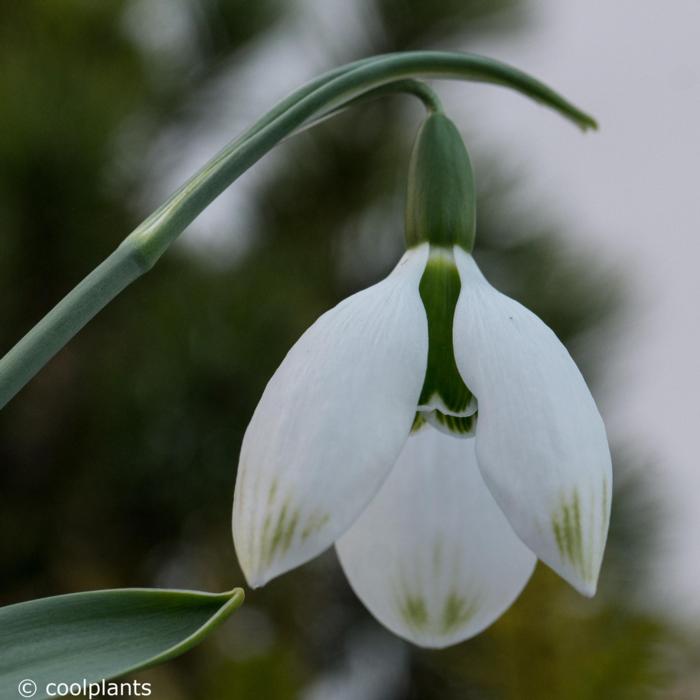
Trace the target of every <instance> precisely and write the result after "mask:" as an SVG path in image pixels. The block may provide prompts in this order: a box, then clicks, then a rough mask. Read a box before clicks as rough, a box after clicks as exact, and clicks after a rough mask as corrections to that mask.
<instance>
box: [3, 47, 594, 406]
mask: <svg viewBox="0 0 700 700" xmlns="http://www.w3.org/2000/svg"><path fill="white" fill-rule="evenodd" d="M416 77H424V78H441V79H457V80H472V81H476V82H486V83H493V84H496V85H503V86H507V87H510V88H513V89H514V90H516V91H519V92H521V93H522V94H524V95H526V96H528V97H531V98H532V99H534V100H537V101H538V102H541V103H543V104H545V105H548V106H549V107H551V108H553V109H555V110H557V111H558V112H559V113H560V114H562V115H563V116H564V117H567V118H568V119H571V120H572V121H573V122H574V123H575V124H577V125H578V126H580V127H581V128H582V129H587V128H595V121H594V120H593V119H592V118H591V117H589V116H588V115H586V114H585V113H583V112H581V111H580V110H579V109H577V108H576V107H574V106H573V105H572V104H571V103H569V102H568V101H567V100H565V99H564V98H563V97H561V96H560V95H558V94H557V93H556V92H554V91H553V90H551V89H550V88H548V87H547V86H545V85H543V84H542V83H540V82H539V81H538V80H535V79H534V78H532V77H530V76H528V75H526V74H525V73H522V72H521V71H519V70H516V69H515V68H512V67H510V66H507V65H505V64H502V63H498V62H496V61H493V60H491V59H487V58H483V57H481V56H475V55H471V54H461V53H448V52H438V51H416V52H405V53H396V54H386V55H384V56H376V57H373V58H367V59H363V60H361V61H357V62H356V63H351V64H348V65H347V66H344V67H341V68H338V69H336V70H334V71H331V72H330V73H326V74H325V75H323V76H320V77H319V78H316V79H315V80H313V81H311V82H310V83H308V84H307V85H305V86H304V87H302V88H300V89H299V90H297V91H296V92H294V93H292V95H290V96H289V97H288V98H286V99H285V100H283V101H282V102H280V103H279V104H278V105H277V106H276V107H274V108H273V109H272V110H270V111H269V112H268V113H267V114H265V115H264V116H263V117H262V118H261V119H260V120H259V121H258V122H256V124H254V125H253V126H252V127H251V128H250V129H249V130H248V131H246V132H245V133H244V134H243V135H241V136H240V137H239V138H238V139H236V140H234V141H233V142H231V143H230V144H229V145H228V146H226V147H225V148H224V149H223V150H222V151H221V152H220V153H219V154H218V155H217V156H215V157H214V158H213V159H212V160H211V161H209V163H207V164H206V165H205V166H204V167H203V168H202V169H201V170H200V171H199V172H198V173H197V174H195V175H194V176H193V177H192V178H191V179H190V180H189V181H188V182H186V183H185V184H184V185H183V186H182V187H181V188H180V189H179V190H177V191H176V192H175V193H174V194H173V195H172V196H171V197H170V198H169V199H168V201H167V202H165V204H163V205H162V206H161V207H159V208H158V209H157V210H156V211H155V212H154V213H153V214H152V215H151V216H149V217H148V218H147V219H146V220H145V221H144V222H143V223H142V224H141V225H139V226H138V227H137V228H136V229H135V230H134V231H133V232H132V233H131V234H130V235H129V236H128V237H127V238H126V239H125V240H124V242H123V243H122V244H121V245H120V246H119V248H117V250H116V251H115V252H114V253H112V255H110V256H109V257H108V258H107V259H106V260H105V261H104V262H103V263H102V264H101V265H99V266H98V267H97V268H96V269H95V270H94V271H93V272H92V273H90V275H88V277H86V278H85V280H83V281H82V282H81V283H80V284H79V285H78V286H77V287H76V288H75V289H73V291H71V292H70V293H69V294H68V295H67V296H66V297H65V298H64V299H63V300H62V301H61V302H60V303H59V304H58V305H57V306H56V307H55V308H54V309H53V310H52V311H50V312H49V313H48V314H47V315H46V316H45V317H44V318H43V319H42V320H41V321H40V322H39V323H38V324H37V325H36V326H35V327H34V328H33V329H32V330H31V331H30V332H29V333H28V334H27V335H26V336H25V337H24V338H22V340H20V341H19V343H17V345H16V346H15V347H14V348H12V349H11V350H10V351H9V352H8V353H7V355H5V357H4V358H2V360H0V408H2V407H3V406H4V405H5V404H7V402H8V401H10V399H11V398H12V397H13V396H14V395H15V394H16V393H17V392H18V391H19V390H20V389H21V388H22V387H23V386H24V385H25V384H26V383H27V382H28V381H29V380H30V379H31V378H32V377H33V376H34V375H35V374H36V373H37V372H38V371H39V370H40V369H41V368H42V367H43V366H44V365H45V364H46V363H47V362H48V361H49V360H50V359H51V357H53V356H54V355H55V354H56V353H57V352H58V351H59V350H60V349H61V348H62V347H63V346H64V345H65V344H66V343H67V342H68V341H69V340H70V339H71V338H72V337H73V336H74V335H75V334H76V333H78V331H80V330H81V329H82V328H83V326H84V325H85V324H86V323H87V322H88V321H89V320H90V319H91V318H92V317H93V316H94V315H95V314H97V313H98V312H99V311H100V310H101V309H102V308H104V306H105V305H106V304H107V303H109V301H111V300H112V299H113V298H114V297H115V296H117V294H119V293H120V292H121V291H122V290H123V289H124V288H125V287H127V286H128V285H129V284H131V282H133V281H134V280H135V279H137V278H138V277H139V276H140V275H142V274H143V273H144V272H146V271H147V270H150V269H151V268H152V267H153V265H155V263H156V261H157V260H158V259H159V258H160V256H161V255H162V254H163V253H164V252H165V250H167V248H168V246H169V245H170V244H171V243H172V242H173V241H174V240H175V239H176V238H177V237H178V236H179V235H180V234H181V233H182V231H183V230H184V229H185V228H186V227H187V226H188V225H189V224H190V223H191V222H192V221H193V220H194V219H195V218H196V217H197V216H198V215H199V214H200V213H201V212H202V211H203V210H204V209H205V208H206V207H207V206H208V205H209V204H210V203H211V202H212V201H213V200H214V199H215V198H216V197H217V196H218V195H219V194H221V192H223V190H224V189H226V187H228V186H229V185H230V184H231V183H232V182H234V181H235V180H236V179H237V178H238V177H239V176H240V175H241V174H243V173H244V172H245V171H246V170H247V169H248V168H250V167H251V166H252V165H254V164H255V163H256V162H257V161H258V160H260V158H262V157H263V156H264V155H265V154H266V153H268V152H269V151H270V150H271V149H272V148H274V146H275V145H277V144H278V143H279V142H280V141H282V140H283V139H284V138H286V137H287V136H289V135H290V134H292V133H294V132H295V131H296V130H297V129H299V128H301V127H303V125H304V124H305V123H306V122H307V121H308V120H310V119H314V118H316V117H319V116H322V115H326V114H329V113H332V112H334V111H335V110H338V109H339V108H342V107H343V106H344V105H346V104H348V103H350V102H352V101H353V100H356V99H357V98H359V97H361V96H362V95H366V94H368V93H369V94H372V93H374V94H377V93H376V91H377V90H379V89H381V88H382V87H386V86H387V85H390V84H391V83H396V82H397V81H406V80H410V79H412V78H416ZM411 85H412V86H414V85H415V83H412V84H411ZM409 92H412V93H413V94H416V92H415V90H414V89H411V90H409ZM426 94H427V93H426ZM420 96H421V95H419V97H420ZM422 99H423V98H422ZM432 108H433V107H430V106H429V109H432Z"/></svg>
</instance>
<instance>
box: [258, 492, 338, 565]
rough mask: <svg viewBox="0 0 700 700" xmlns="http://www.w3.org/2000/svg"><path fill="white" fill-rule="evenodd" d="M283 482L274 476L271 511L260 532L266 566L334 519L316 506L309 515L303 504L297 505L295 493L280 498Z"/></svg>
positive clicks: (268, 511) (261, 547)
mask: <svg viewBox="0 0 700 700" xmlns="http://www.w3.org/2000/svg"><path fill="white" fill-rule="evenodd" d="M278 496H279V485H278V483H277V481H276V480H274V481H273V482H272V483H271V484H270V487H269V490H268V502H267V513H266V515H265V519H264V521H263V526H262V531H261V534H260V539H259V544H260V549H259V552H260V562H261V563H262V564H263V566H266V567H267V566H270V564H271V563H272V562H273V561H274V560H275V559H277V558H279V557H282V556H284V555H285V554H286V553H287V552H288V551H289V549H290V548H291V546H292V545H293V544H294V542H295V541H297V542H301V543H303V542H306V540H308V539H309V537H311V536H312V535H315V534H317V533H318V532H320V531H321V530H322V529H323V528H324V527H325V525H326V524H327V523H328V522H329V521H330V514H328V513H326V512H324V511H321V510H318V509H317V510H314V511H312V512H311V513H310V514H308V515H305V514H304V513H303V512H302V510H301V508H299V507H294V505H293V504H294V502H295V499H294V498H292V496H291V495H289V494H287V496H286V497H285V498H284V499H282V500H280V499H279V498H278Z"/></svg>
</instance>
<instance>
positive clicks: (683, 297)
mask: <svg viewBox="0 0 700 700" xmlns="http://www.w3.org/2000/svg"><path fill="white" fill-rule="evenodd" d="M530 4H531V6H532V8H533V14H534V18H533V21H532V22H531V25H530V27H529V29H526V30H525V31H524V32H523V33H522V34H521V35H519V36H518V37H517V38H516V39H515V40H512V39H510V40H507V41H506V40H484V41H481V42H480V43H479V44H478V45H474V46H470V47H469V49H471V50H475V51H478V52H480V53H486V54H489V55H492V56H494V57H498V58H500V59H502V60H505V61H508V62H510V63H513V64H515V65H516V66H518V67H520V68H522V69H524V70H527V71H528V72H531V73H533V74H534V75H536V76H538V77H540V78H542V79H543V80H544V81H545V82H547V83H548V84H550V85H552V86H553V87H555V88H556V89H558V90H560V91H562V92H563V93H564V94H565V95H566V96H567V97H569V98H571V99H572V100H573V101H574V102H575V103H576V104H578V105H579V106H581V107H583V108H585V109H586V110H588V111H590V112H592V113H593V114H594V115H595V116H596V118H598V120H599V122H600V125H601V130H600V131H599V132H597V133H593V134H591V133H590V132H589V133H588V134H587V135H585V136H583V135H582V134H581V133H580V132H578V131H577V130H576V129H575V128H571V127H569V125H568V124H566V123H564V122H563V121H562V120H561V119H560V118H559V117H558V116H556V115H550V114H547V113H546V112H545V111H544V110H543V109H540V108H538V107H532V106H531V105H529V104H527V103H526V102H525V101H524V100H522V99H520V98H519V97H517V96H512V95H508V94H506V93H505V91H498V90H492V89H488V88H477V89H478V93H477V95H478V98H479V103H478V105H476V106H474V107H470V110H469V114H470V118H472V119H473V120H474V127H473V128H474V129H479V130H481V133H484V134H485V136H486V139H487V142H488V143H493V144H497V145H498V150H499V152H500V153H504V154H506V153H507V154H508V155H509V156H511V155H512V156H513V157H514V158H515V159H516V161H515V163H514V167H515V168H519V169H520V170H521V171H522V172H526V173H527V175H528V179H529V181H530V185H529V191H531V192H532V193H533V199H534V201H535V202H537V201H539V202H543V203H546V204H547V208H550V207H551V206H554V207H555V208H556V209H558V213H559V215H560V217H561V220H562V221H565V222H566V230H567V231H571V233H572V234H575V235H577V236H578V237H579V238H580V239H581V245H586V246H589V245H590V246H597V247H598V248H599V252H600V256H601V257H604V258H605V259H607V260H608V261H611V262H612V263H614V264H616V265H617V266H618V267H619V268H620V269H622V270H623V271H624V273H625V275H626V277H627V278H628V282H629V284H631V286H632V290H633V291H634V293H635V297H636V303H635V305H634V306H633V308H631V309H628V314H627V324H626V326H625V328H624V332H623V333H622V338H621V342H620V343H619V344H618V345H617V346H616V347H615V348H614V352H613V356H612V357H610V358H609V359H608V368H607V370H608V371H607V375H606V383H605V386H604V387H603V395H602V396H601V397H600V399H601V401H600V403H601V404H602V405H601V408H602V410H603V413H604V414H605V418H606V422H607V423H608V425H609V427H610V428H611V431H610V432H611V433H612V434H614V435H616V436H617V435H621V436H622V437H623V438H627V439H628V440H629V442H631V443H632V444H635V445H638V447H639V449H640V451H641V452H642V453H644V451H649V453H650V454H651V456H652V458H653V459H655V460H656V461H657V463H658V466H659V474H658V478H657V479H656V483H658V484H659V487H660V493H661V495H662V496H663V497H664V499H665V506H666V511H665V513H664V516H665V523H666V527H667V530H666V533H665V534H666V542H665V547H664V551H663V553H662V554H663V557H664V560H663V561H659V562H658V566H656V567H655V570H656V572H657V574H658V579H659V580H658V581H657V582H656V584H657V586H658V589H659V594H660V596H661V598H662V602H663V603H666V604H668V605H669V606H671V607H672V608H673V609H674V611H675V612H677V613H680V614H682V615H684V616H687V615H688V614H693V615H697V616H698V617H700V469H699V468H698V467H699V462H700V460H698V456H697V449H698V447H697V445H698V433H699V428H700V426H699V425H698V422H699V419H700V409H699V408H698V398H697V397H698V396H700V361H699V358H700V310H699V308H698V302H699V301H700V172H699V170H700V2H697V0H675V1H674V2H673V3H659V2H652V1H651V0H615V2H610V0H566V2H562V1H561V0H533V1H532V2H531V3H530ZM450 103H451V104H452V103H453V100H451V101H450Z"/></svg>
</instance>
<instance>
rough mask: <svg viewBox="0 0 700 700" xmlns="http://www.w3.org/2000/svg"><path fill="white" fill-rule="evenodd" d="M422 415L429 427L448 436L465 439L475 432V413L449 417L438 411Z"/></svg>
mask: <svg viewBox="0 0 700 700" xmlns="http://www.w3.org/2000/svg"><path fill="white" fill-rule="evenodd" d="M423 415H424V416H425V420H426V421H427V422H428V423H430V425H432V426H433V427H434V428H437V429H438V430H439V431H441V432H443V433H447V434H448V435H452V436H455V437H463V438H467V437H472V436H473V435H474V434H475V432H476V419H477V414H476V413H473V414H472V415H471V416H450V415H445V414H444V413H441V412H440V411H430V412H426V413H425V414H423Z"/></svg>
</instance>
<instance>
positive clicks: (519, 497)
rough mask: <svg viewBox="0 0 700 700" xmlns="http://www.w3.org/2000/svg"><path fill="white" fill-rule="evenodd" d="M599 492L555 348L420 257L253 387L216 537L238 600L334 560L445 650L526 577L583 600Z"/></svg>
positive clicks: (495, 298) (320, 328) (433, 249)
mask: <svg viewBox="0 0 700 700" xmlns="http://www.w3.org/2000/svg"><path fill="white" fill-rule="evenodd" d="M450 300H452V301H450ZM477 407H478V417H477V414H476V410H477ZM611 483H612V475H611V464H610V453H609V449H608V444H607V439H606V435H605V428H604V426H603V422H602V420H601V418H600V415H599V413H598V410H597V408H596V406H595V403H594V401H593V398H592V397H591V394H590V392H589V390H588V388H587V387H586V384H585V382H584V380H583V378H582V376H581V374H580V372H579V371H578V369H577V368H576V366H575V364H574V362H573V360H572V359H571V357H570V356H569V354H568V352H567V351H566V349H565V348H564V346H563V345H562V344H561V343H560V342H559V340H558V339H557V338H556V336H555V335H554V333H553V332H552V331H551V330H550V329H549V328H547V326H545V325H544V323H542V321H540V319H538V318H537V317H536V316H535V315H534V314H532V313H531V312H530V311H528V310H527V309H525V308H524V307H523V306H521V305H520V304H518V303H517V302H515V301H513V300H512V299H509V298H508V297H506V296H504V295H503V294H501V293H499V292H498V291H496V290H495V289H494V288H493V287H492V286H491V285H490V284H489V283H488V282H487V281H486V280H485V279H484V277H483V275H482V274H481V272H480V271H479V269H478V267H477V265H476V263H475V261H474V259H473V258H472V256H471V255H470V254H469V253H467V252H465V250H464V248H463V247H460V246H459V245H455V246H436V245H431V244H429V243H421V244H418V245H414V246H413V247H412V248H411V249H409V251H408V252H407V253H406V254H405V255H404V257H403V258H402V260H401V261H400V262H399V264H398V265H397V266H396V268H395V269H394V271H393V272H392V273H391V274H390V275H389V276H388V277H387V278H386V279H385V280H383V281H381V282H379V283H378V284H376V285H374V286H373V287H370V288H369V289H366V290H364V291H362V292H359V293H358V294H355V295H354V296H352V297H350V298H348V299H346V300H345V301H343V302H341V303H340V304H339V305H338V306H336V307H335V308H333V309H331V310H330V311H328V312H327V313H325V314H324V315H323V316H321V317H320V318H319V319H318V320H317V321H316V322H315V323H314V324H313V325H312V326H311V328H309V329H308V330H307V331H306V333H304V335H303V336H302V337H301V338H300V339H299V341H298V342H297V343H296V344H295V345H294V347H293V348H292V349H291V350H290V352H289V354H288V355H287V357H286V358H285V359H284V361H283V362H282V364H281V365H280V367H279V369H278V370H277V372H276V373H275V374H274V376H273V377H272V379H271V380H270V382H269V384H268V385H267V388H266V389H265V392H264V393H263V396H262V398H261V400H260V403H259V404H258V407H257V409H256V411H255V414H254V415H253V418H252V420H251V422H250V425H249V426H248V429H247V431H246V434H245V437H244V440H243V446H242V449H241V457H240V464H239V471H238V478H237V483H236V492H235V498H234V509H233V533H234V540H235V545H236V551H237V553H238V558H239V561H240V564H241V567H242V569H243V572H244V574H245V576H246V578H247V580H248V582H249V583H250V585H251V586H254V587H255V586H260V585H262V584H264V583H265V582H267V581H269V580H270V579H271V578H273V577H275V576H277V575H279V574H281V573H283V572H285V571H288V570H289V569H291V568H293V567H296V566H299V565H300V564H303V563H304V562H306V561H308V560H309V559H311V558H312V557H315V556H316V555H317V554H319V553H320V552H322V551H323V550H325V549H327V548H328V547H329V546H330V545H331V544H333V543H334V542H335V543H336V548H337V551H338V555H339V557H340V561H341V564H342V566H343V569H344V570H345V573H346V574H347V577H348V579H349V581H350V584H351V585H352V587H353V589H354V590H355V592H356V593H357V595H358V596H359V597H360V599H361V600H362V601H363V602H364V603H365V605H366V606H367V607H368V608H369V610H370V611H371V612H372V613H373V614H374V615H375V616H376V617H377V618H378V619H379V620H380V621H381V622H382V623H383V624H384V625H386V626H387V627H388V628H389V629H391V630H392V631H394V632H395V633H396V634H398V635H400V636H402V637H405V638H406V639H409V640H411V641H413V642H415V643H416V644H419V645H422V646H430V647H443V646H446V645H449V644H454V643H456V642H458V641H460V640H463V639H466V638H468V637H471V636H473V635H475V634H477V633H478V632H480V631H481V630H482V629H484V628H485V627H487V626H488V625H489V624H491V623H492V622H493V621H494V620H495V619H496V618H498V617H499V616H500V615H501V614H502V613H503V612H504V611H505V610H506V609H507V608H508V607H509V606H510V605H511V603H512V602H513V601H514V599H515V598H516V597H517V596H518V594H519V593H520V591H521V589H522V588H523V586H524V585H525V584H526V582H527V580H528V579H529V577H530V575H531V573H532V571H533V568H534V565H535V562H536V558H539V559H541V560H542V561H543V562H545V563H546V564H548V565H549V566H550V567H551V568H553V569H554V570H555V571H557V572H558V573H559V574H560V575H561V576H562V577H563V578H565V579H566V580H567V581H569V582H570V583H571V584H572V585H573V586H575V587H576V588H577V589H578V590H579V591H581V592H582V593H584V594H585V595H593V594H594V592H595V589H596V583H597V578H598V572H599V569H600V563H601V559H602V555H603V549H604V546H605V540H606V537H607V530H608V521H609V512H610V489H611Z"/></svg>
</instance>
